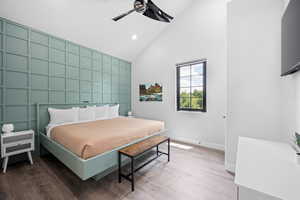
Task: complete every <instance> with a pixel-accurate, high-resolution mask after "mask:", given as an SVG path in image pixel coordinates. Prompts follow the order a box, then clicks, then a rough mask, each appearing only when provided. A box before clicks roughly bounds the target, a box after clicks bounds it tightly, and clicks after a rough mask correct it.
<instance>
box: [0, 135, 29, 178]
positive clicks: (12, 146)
mask: <svg viewBox="0 0 300 200" xmlns="http://www.w3.org/2000/svg"><path fill="white" fill-rule="evenodd" d="M0 137H1V158H4V162H3V165H2V168H3V173H5V172H6V168H7V162H8V158H9V156H13V155H17V154H20V153H25V152H27V155H28V158H29V161H30V164H33V162H32V157H31V151H33V150H34V131H33V130H28V131H20V132H13V133H5V134H1V136H0Z"/></svg>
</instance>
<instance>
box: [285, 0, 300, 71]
mask: <svg viewBox="0 0 300 200" xmlns="http://www.w3.org/2000/svg"><path fill="white" fill-rule="evenodd" d="M281 37H282V38H281V39H282V58H281V59H282V61H281V62H282V65H281V76H286V75H289V74H292V73H295V72H297V71H298V70H300V0H290V3H289V5H288V7H287V8H286V10H285V13H284V15H283V17H282V36H281Z"/></svg>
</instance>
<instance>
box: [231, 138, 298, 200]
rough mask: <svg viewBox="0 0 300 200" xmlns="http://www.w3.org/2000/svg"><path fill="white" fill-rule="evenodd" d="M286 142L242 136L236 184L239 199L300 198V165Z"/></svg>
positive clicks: (291, 199)
mask: <svg viewBox="0 0 300 200" xmlns="http://www.w3.org/2000/svg"><path fill="white" fill-rule="evenodd" d="M295 156H296V152H295V150H294V149H293V148H292V147H291V146H290V145H289V144H287V143H279V142H271V141H266V140H258V139H251V138H245V137H240V138H239V144H238V153H237V163H236V176H235V183H236V184H237V186H238V200H278V199H282V200H299V199H300V165H299V164H297V163H296V157H295Z"/></svg>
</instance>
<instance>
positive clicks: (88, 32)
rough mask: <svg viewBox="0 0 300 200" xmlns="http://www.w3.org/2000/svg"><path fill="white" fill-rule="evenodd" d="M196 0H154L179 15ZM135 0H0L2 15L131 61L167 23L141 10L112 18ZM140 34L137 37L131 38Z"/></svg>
mask: <svg viewBox="0 0 300 200" xmlns="http://www.w3.org/2000/svg"><path fill="white" fill-rule="evenodd" d="M192 1H193V0H154V2H155V3H156V4H157V5H158V6H160V7H161V8H162V9H163V10H165V11H166V12H167V13H169V14H170V15H173V16H178V14H180V13H181V12H182V11H183V10H184V9H185V8H187V7H188V6H189V5H190V4H191V2H192ZM132 4H133V0H26V1H25V0H22V1H20V0H1V1H0V16H2V17H6V18H8V19H11V20H14V21H17V22H19V23H21V24H24V25H28V26H31V27H33V28H35V29H39V30H41V31H44V32H47V33H50V34H53V35H55V36H58V37H61V38H64V39H67V40H71V41H73V42H76V43H79V44H82V45H84V46H87V47H91V48H95V49H98V50H100V51H102V52H105V53H108V54H111V55H114V56H117V57H120V58H123V59H126V60H129V61H132V60H134V59H135V57H136V56H137V55H138V54H139V53H140V52H141V51H142V50H143V49H144V48H145V47H146V46H147V45H148V44H149V43H150V42H151V41H153V40H154V39H155V37H157V36H158V35H159V33H160V32H161V31H162V30H163V29H164V28H166V27H167V26H168V24H166V23H162V22H157V21H154V20H151V19H148V18H146V17H144V16H142V15H140V14H138V13H133V14H132V15H130V16H127V17H126V18H124V19H122V20H120V21H119V22H114V21H112V20H111V18H112V17H115V16H117V15H119V14H121V13H123V12H126V11H128V10H130V9H131V8H132ZM133 34H137V36H138V39H137V40H135V41H132V40H131V36H132V35H133Z"/></svg>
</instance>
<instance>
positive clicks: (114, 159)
mask: <svg viewBox="0 0 300 200" xmlns="http://www.w3.org/2000/svg"><path fill="white" fill-rule="evenodd" d="M86 105H96V104H72V105H66V104H64V105H59V104H58V105H49V104H37V108H36V110H37V127H38V129H37V130H39V132H38V138H37V142H38V145H37V147H42V148H45V149H46V150H47V151H48V152H50V153H51V154H53V155H54V156H55V157H56V158H57V159H59V160H60V161H61V162H62V163H64V164H65V165H66V166H67V167H68V168H69V169H70V170H72V171H73V172H74V173H75V174H76V175H77V176H78V177H80V178H81V179H82V180H87V179H89V178H91V177H93V178H94V179H96V180H99V179H100V178H102V177H104V176H106V175H107V174H109V173H111V172H112V171H114V170H115V169H116V168H117V164H118V150H119V149H121V148H124V147H126V146H129V145H131V144H134V143H137V142H140V141H143V140H145V139H147V138H149V137H153V136H154V135H161V134H165V133H166V130H163V131H161V132H158V133H155V134H154V135H152V136H147V137H144V138H142V139H139V140H135V141H133V142H132V143H129V144H126V145H123V146H120V147H118V148H115V149H113V150H111V151H108V152H105V153H102V154H99V155H97V156H94V157H92V158H89V159H86V160H84V159H82V158H80V157H79V156H77V155H76V154H74V153H73V152H71V151H69V150H68V149H66V148H65V147H63V146H62V145H60V144H58V143H57V142H55V141H53V140H51V139H50V138H48V137H47V136H46V134H45V132H46V131H45V127H46V125H47V124H48V122H49V114H48V112H47V108H48V107H55V108H71V107H74V106H86ZM97 105H99V104H97ZM38 151H39V152H40V154H43V150H42V151H41V149H40V148H39V149H38ZM123 163H124V164H126V160H125V162H123Z"/></svg>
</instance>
